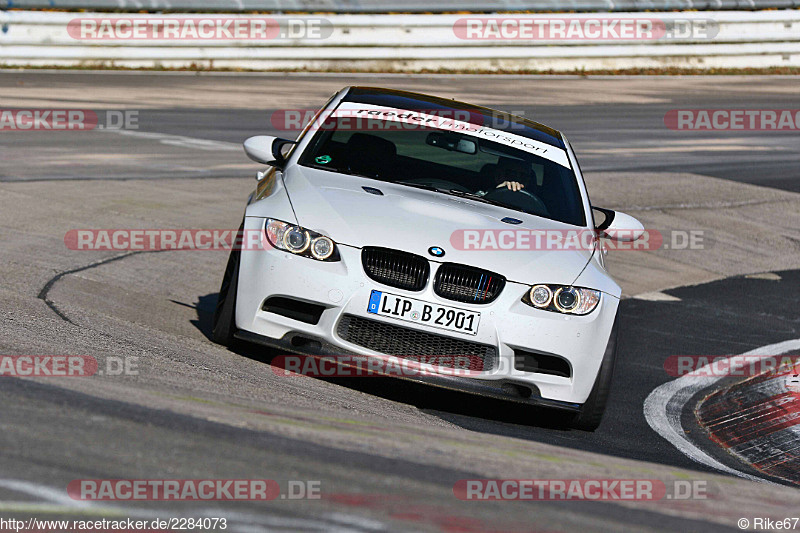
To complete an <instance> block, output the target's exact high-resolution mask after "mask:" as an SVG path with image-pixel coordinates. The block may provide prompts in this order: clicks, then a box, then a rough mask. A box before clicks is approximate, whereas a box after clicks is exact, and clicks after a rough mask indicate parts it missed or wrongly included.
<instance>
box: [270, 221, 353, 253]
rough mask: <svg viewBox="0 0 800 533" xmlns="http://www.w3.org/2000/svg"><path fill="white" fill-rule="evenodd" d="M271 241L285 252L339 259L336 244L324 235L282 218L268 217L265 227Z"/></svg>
mask: <svg viewBox="0 0 800 533" xmlns="http://www.w3.org/2000/svg"><path fill="white" fill-rule="evenodd" d="M264 231H265V232H266V234H267V240H269V243H270V244H271V245H272V246H273V247H275V248H277V249H278V250H283V251H285V252H291V253H293V254H295V255H301V256H303V257H312V258H314V259H316V260H317V261H338V260H339V254H338V252H337V250H336V244H334V242H333V241H332V240H331V239H329V238H328V237H326V236H324V235H320V234H319V233H316V232H314V231H310V230H307V229H305V228H302V227H300V226H295V225H293V224H289V223H287V222H282V221H280V220H274V219H271V218H268V219H267V222H266V224H265V227H264Z"/></svg>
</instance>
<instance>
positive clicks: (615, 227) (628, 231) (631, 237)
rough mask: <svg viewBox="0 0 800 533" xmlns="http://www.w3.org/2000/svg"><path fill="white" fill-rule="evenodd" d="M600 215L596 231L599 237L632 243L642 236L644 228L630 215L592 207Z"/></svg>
mask: <svg viewBox="0 0 800 533" xmlns="http://www.w3.org/2000/svg"><path fill="white" fill-rule="evenodd" d="M592 211H595V212H597V213H599V214H600V215H602V217H603V218H602V221H601V222H600V223H599V224H597V226H596V229H597V233H598V235H599V236H600V237H603V238H606V239H611V240H614V241H620V242H633V241H635V240H637V239H639V238H640V237H641V236H642V235H643V234H644V226H643V225H642V223H641V222H639V221H638V220H636V219H635V218H633V217H632V216H630V215H626V214H625V213H622V212H620V211H612V210H611V209H603V208H602V207H592Z"/></svg>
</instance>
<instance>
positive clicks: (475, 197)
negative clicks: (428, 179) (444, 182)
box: [442, 189, 514, 209]
mask: <svg viewBox="0 0 800 533" xmlns="http://www.w3.org/2000/svg"><path fill="white" fill-rule="evenodd" d="M442 192H445V191H442ZM447 194H451V195H453V196H458V197H459V198H469V199H470V200H475V201H477V202H484V203H487V204H492V205H496V206H499V207H505V208H506V209H514V208H513V207H510V206H508V205H506V204H504V203H502V202H498V201H496V200H489V199H488V198H486V197H484V196H481V195H480V194H477V193H474V192H467V191H460V190H458V189H450V190H449V191H447Z"/></svg>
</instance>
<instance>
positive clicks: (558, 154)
mask: <svg viewBox="0 0 800 533" xmlns="http://www.w3.org/2000/svg"><path fill="white" fill-rule="evenodd" d="M331 116H334V117H337V118H352V119H355V120H378V121H379V120H388V121H392V122H402V123H404V124H411V125H413V126H414V127H419V126H423V127H427V128H436V129H440V130H446V131H453V132H457V133H463V134H465V135H470V136H472V137H477V138H479V139H486V140H489V141H492V142H496V143H498V144H503V145H506V146H510V147H512V148H516V149H518V150H522V151H524V152H529V153H531V154H535V155H538V156H540V157H544V158H545V159H549V160H550V161H553V162H555V163H558V164H559V165H561V166H562V167H566V168H570V167H569V159H568V158H567V153H566V152H565V151H564V150H561V149H560V148H557V147H555V146H552V145H550V144H547V143H543V142H540V141H536V140H533V139H529V138H528V137H523V136H521V135H515V134H513V133H508V132H505V131H501V130H495V129H492V128H487V127H484V126H479V125H476V124H471V123H469V122H463V121H460V120H456V119H454V118H451V117H445V116H438V115H430V114H427V113H419V112H417V111H410V110H408V109H397V108H394V107H384V106H377V105H371V104H360V103H357V102H342V103H341V104H340V105H339V107H337V108H336V111H334V112H333V113H332V114H331Z"/></svg>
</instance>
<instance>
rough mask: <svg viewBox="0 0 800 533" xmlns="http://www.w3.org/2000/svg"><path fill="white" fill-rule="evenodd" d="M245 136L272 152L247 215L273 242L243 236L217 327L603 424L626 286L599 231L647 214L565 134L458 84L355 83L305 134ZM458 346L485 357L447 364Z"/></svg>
mask: <svg viewBox="0 0 800 533" xmlns="http://www.w3.org/2000/svg"><path fill="white" fill-rule="evenodd" d="M244 147H245V152H246V153H247V155H248V156H249V157H250V158H251V159H253V160H255V161H257V162H259V163H262V164H266V165H268V166H269V168H268V170H267V171H265V172H261V173H259V183H258V186H257V188H256V190H255V191H254V192H253V194H252V195H251V196H250V198H249V201H248V205H247V208H246V211H245V217H244V221H243V225H242V230H243V232H250V233H252V232H258V233H259V234H261V235H263V237H264V239H265V240H266V241H268V243H266V242H265V243H264V244H265V246H261V247H248V246H244V247H242V248H241V249H240V250H234V251H233V252H232V253H231V256H230V259H229V261H228V266H227V269H226V271H225V275H224V278H223V282H222V287H221V289H220V293H219V300H218V303H217V308H216V312H215V315H214V319H213V339H214V341H216V342H219V343H221V344H226V345H227V344H230V343H231V342H232V341H233V340H234V339H235V338H238V339H242V340H246V341H251V342H257V343H261V344H264V345H267V346H271V347H274V348H278V349H279V350H282V351H285V352H291V353H301V354H309V355H313V356H325V355H339V354H356V355H359V356H366V358H369V359H371V360H374V359H378V360H381V361H384V362H386V361H395V362H397V361H402V362H404V363H408V362H409V361H412V364H416V365H419V366H420V368H423V369H426V370H427V372H421V373H419V374H418V377H416V378H413V379H419V380H422V381H425V382H427V383H429V384H431V385H436V386H442V387H447V388H451V389H458V390H462V391H466V392H469V393H474V394H481V395H485V396H491V397H495V398H501V399H506V400H511V401H516V402H523V403H528V404H532V405H537V406H545V407H549V408H553V409H559V410H561V412H563V413H564V420H565V422H568V423H569V424H570V425H572V426H573V427H577V428H580V429H585V430H594V429H596V428H597V426H598V425H599V424H600V420H601V418H602V415H603V411H604V410H605V405H606V400H607V397H608V393H609V387H610V382H611V376H612V371H613V367H614V359H615V352H616V338H617V315H618V313H617V309H618V306H619V298H620V287H619V286H618V285H617V284H616V283H615V282H614V281H613V280H612V278H611V277H610V276H609V274H608V272H607V271H606V269H605V266H604V257H603V256H604V246H603V241H602V240H601V239H600V238H598V237H602V238H604V239H605V238H616V239H618V240H635V239H637V238H639V237H640V236H641V234H642V233H643V228H642V226H641V224H639V222H637V221H636V220H635V219H633V218H632V217H630V216H627V215H624V214H622V213H615V212H613V211H610V210H607V209H599V208H593V207H592V205H591V203H590V202H589V197H588V195H587V192H586V186H585V184H584V180H583V177H582V175H581V171H580V167H579V166H578V162H577V160H576V158H575V154H574V153H573V150H572V148H571V146H570V144H569V142H568V141H567V139H566V137H564V135H562V134H561V133H560V132H558V131H556V130H553V129H551V128H549V127H547V126H544V125H542V124H538V123H536V122H533V121H530V120H527V119H524V118H521V117H516V116H513V115H509V114H506V113H503V112H500V111H495V110H491V109H486V108H482V107H477V106H474V105H470V104H465V103H461V102H457V101H454V100H448V99H443V98H437V97H433V96H426V95H422V94H417V93H409V92H404V91H396V90H390V89H379V88H370V87H347V88H345V89H343V90H341V91H340V92H338V93H337V94H335V95H334V96H333V97H332V98H331V99H330V100H329V101H328V103H327V104H326V105H325V106H324V107H323V108H322V109H321V110H320V111H319V113H318V114H317V116H316V117H315V119H314V120H313V121H311V122H310V123H309V125H308V126H307V127H306V128H305V130H304V131H303V132H302V133H301V134H300V135H299V136H298V138H297V139H296V140H287V139H280V138H276V137H269V136H257V137H253V138H250V139H248V140H247V141H246V142H245V144H244ZM595 214H598V215H602V218H603V220H602V223H600V224H599V225H596V223H595V216H594V215H595ZM587 235H588V236H589V238H585V236H587ZM565 236H572V237H573V238H574V237H576V236H577V239H578V241H580V243H581V244H578V245H573V246H570V245H566V242H567V241H568V240H569V237H566V238H565ZM573 240H574V239H573ZM573 244H574V243H573ZM425 357H431V358H438V359H431V360H436V361H439V364H436V365H432V364H429V363H428V362H426V361H428V360H426V359H425ZM459 357H467V358H468V360H469V361H470V363H469V365H468V369H469V372H466V373H459V372H450V371H448V368H447V367H448V363H447V361H450V360H452V361H455V360H456V359H457V358H459ZM448 358H450V359H448ZM442 361H444V363H442ZM473 363H474V364H473ZM452 366H455V363H453V365H452Z"/></svg>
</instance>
